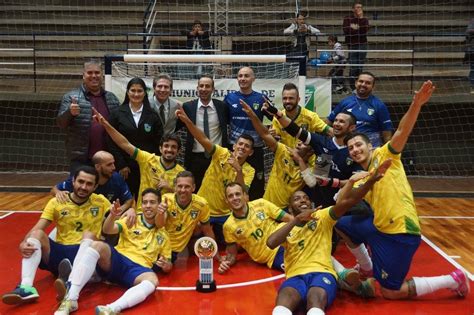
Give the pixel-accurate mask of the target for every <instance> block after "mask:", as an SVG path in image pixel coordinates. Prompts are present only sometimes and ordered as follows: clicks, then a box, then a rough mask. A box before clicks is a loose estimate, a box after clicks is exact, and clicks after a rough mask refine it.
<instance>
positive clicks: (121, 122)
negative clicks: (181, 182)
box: [109, 104, 163, 170]
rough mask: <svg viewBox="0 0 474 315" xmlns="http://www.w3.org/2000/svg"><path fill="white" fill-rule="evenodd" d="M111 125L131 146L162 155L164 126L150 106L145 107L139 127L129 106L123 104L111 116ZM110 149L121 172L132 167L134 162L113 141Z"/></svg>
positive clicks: (110, 142)
mask: <svg viewBox="0 0 474 315" xmlns="http://www.w3.org/2000/svg"><path fill="white" fill-rule="evenodd" d="M109 121H110V124H111V125H112V126H113V127H114V128H115V129H117V130H118V131H119V132H120V133H121V134H122V135H123V136H124V137H125V138H127V140H128V141H130V143H131V144H133V145H134V146H136V147H137V148H139V149H140V150H144V151H147V152H150V153H155V154H160V149H159V144H160V140H161V137H162V136H163V125H162V124H161V120H160V117H159V116H158V114H157V113H156V112H155V111H154V110H152V109H151V108H150V107H149V106H146V105H143V112H142V115H141V117H140V121H139V122H138V127H137V126H136V125H135V121H134V120H133V116H132V112H131V110H130V107H129V105H128V104H122V105H120V107H119V108H118V110H116V111H114V112H113V113H112V114H111V115H110V119H109ZM109 148H110V151H111V153H112V154H113V156H114V158H115V167H116V169H117V170H120V169H122V168H124V167H126V166H130V164H131V162H132V161H134V160H133V159H132V158H131V157H130V156H129V155H128V154H127V153H125V152H124V151H122V150H121V149H120V148H119V147H118V146H117V145H116V144H115V143H113V141H112V140H111V139H109Z"/></svg>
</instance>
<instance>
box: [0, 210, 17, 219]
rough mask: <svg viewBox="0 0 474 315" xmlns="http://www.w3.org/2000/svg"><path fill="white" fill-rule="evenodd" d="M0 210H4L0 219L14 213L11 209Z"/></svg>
mask: <svg viewBox="0 0 474 315" xmlns="http://www.w3.org/2000/svg"><path fill="white" fill-rule="evenodd" d="M0 212H5V214H3V215H1V216H0V220H1V219H4V218H6V217H8V216H9V215H12V214H13V213H15V212H13V211H0Z"/></svg>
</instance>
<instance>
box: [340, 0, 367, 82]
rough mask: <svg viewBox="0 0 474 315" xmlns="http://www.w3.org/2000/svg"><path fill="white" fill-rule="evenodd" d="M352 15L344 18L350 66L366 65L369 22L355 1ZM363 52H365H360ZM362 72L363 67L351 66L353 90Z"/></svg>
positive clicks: (343, 28) (359, 3)
mask: <svg viewBox="0 0 474 315" xmlns="http://www.w3.org/2000/svg"><path fill="white" fill-rule="evenodd" d="M352 12H353V14H352V15H349V16H346V17H344V21H343V23H342V30H343V32H344V35H346V45H347V47H348V48H349V49H350V50H353V51H351V52H349V60H348V61H349V63H350V64H359V65H361V64H364V63H365V58H366V57H367V52H366V51H364V50H367V32H368V31H369V20H368V19H367V18H366V17H364V11H363V10H362V3H361V2H360V1H355V2H354V4H353V5H352ZM359 50H363V51H359ZM361 72H362V66H351V67H350V68H349V77H350V82H351V88H352V89H354V87H355V79H356V78H357V76H358V75H359V74H360V73H361Z"/></svg>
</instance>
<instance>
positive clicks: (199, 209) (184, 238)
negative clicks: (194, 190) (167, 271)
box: [162, 194, 210, 252]
mask: <svg viewBox="0 0 474 315" xmlns="http://www.w3.org/2000/svg"><path fill="white" fill-rule="evenodd" d="M162 199H163V201H165V200H166V203H167V204H168V210H167V218H166V225H165V229H166V231H167V232H168V234H169V236H170V241H171V249H172V250H173V251H174V252H181V251H182V250H183V249H184V248H185V247H186V245H187V244H188V242H189V240H190V239H191V236H192V235H193V231H194V229H195V228H196V226H197V225H198V223H201V224H204V223H207V222H209V216H210V211H209V206H208V204H207V201H206V199H204V198H203V197H200V196H198V195H195V194H193V197H192V200H191V202H190V203H189V205H187V206H186V207H185V208H182V207H181V206H180V205H179V204H178V202H177V201H176V195H175V194H165V195H163V198H162Z"/></svg>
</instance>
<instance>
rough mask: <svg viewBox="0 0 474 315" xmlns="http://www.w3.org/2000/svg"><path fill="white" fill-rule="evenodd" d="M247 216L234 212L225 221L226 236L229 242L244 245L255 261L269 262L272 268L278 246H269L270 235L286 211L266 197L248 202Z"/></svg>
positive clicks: (268, 264)
mask: <svg viewBox="0 0 474 315" xmlns="http://www.w3.org/2000/svg"><path fill="white" fill-rule="evenodd" d="M247 208H248V211H247V214H246V216H245V217H242V218H240V217H236V216H235V215H234V214H233V213H232V214H231V215H230V217H229V218H228V219H227V221H225V223H224V228H223V229H224V237H225V241H226V242H227V243H237V244H239V245H240V246H242V247H243V249H245V250H246V251H247V253H248V254H249V256H250V258H252V260H253V261H255V262H257V263H261V264H267V266H268V267H270V268H271V266H272V264H273V260H274V259H275V256H276V254H277V251H278V248H275V249H270V248H269V247H268V246H267V239H268V237H269V236H270V235H271V234H272V233H273V232H274V231H275V230H276V229H277V227H278V225H279V224H280V223H279V222H278V221H277V220H281V219H282V218H283V216H284V215H285V212H284V211H283V210H281V209H280V208H278V207H277V206H275V205H274V204H272V203H271V202H269V201H267V200H265V199H257V200H254V201H251V202H249V203H248V204H247Z"/></svg>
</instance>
